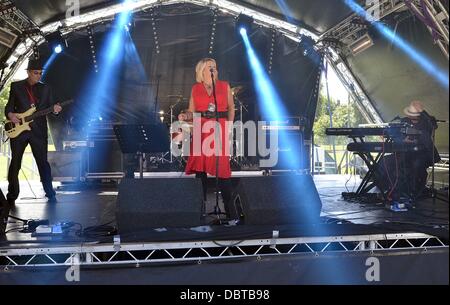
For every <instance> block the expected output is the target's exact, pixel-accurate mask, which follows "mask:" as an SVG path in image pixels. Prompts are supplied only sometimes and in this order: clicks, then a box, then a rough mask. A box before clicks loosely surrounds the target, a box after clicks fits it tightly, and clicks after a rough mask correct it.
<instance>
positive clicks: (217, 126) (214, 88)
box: [210, 69, 222, 221]
mask: <svg viewBox="0 0 450 305" xmlns="http://www.w3.org/2000/svg"><path fill="white" fill-rule="evenodd" d="M210 72H211V81H212V89H213V97H214V106H215V107H214V115H215V118H216V128H215V130H214V133H215V139H214V150H217V147H219V143H220V139H221V136H222V135H221V134H220V133H219V135H217V133H218V131H220V121H219V111H218V109H217V96H216V81H215V79H214V70H213V69H211V70H210ZM219 148H221V147H219ZM216 153H217V151H216ZM214 213H215V215H216V216H217V219H218V220H219V221H220V214H222V212H221V210H220V207H219V153H217V154H216V206H215V207H214Z"/></svg>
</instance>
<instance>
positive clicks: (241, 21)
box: [236, 14, 253, 35]
mask: <svg viewBox="0 0 450 305" xmlns="http://www.w3.org/2000/svg"><path fill="white" fill-rule="evenodd" d="M252 25H253V17H250V16H247V15H244V14H240V15H239V16H238V18H237V21H236V28H237V29H238V30H239V33H240V34H241V35H246V34H248V33H250V32H251V30H252Z"/></svg>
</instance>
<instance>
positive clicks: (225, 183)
mask: <svg viewBox="0 0 450 305" xmlns="http://www.w3.org/2000/svg"><path fill="white" fill-rule="evenodd" d="M195 177H196V178H199V179H201V180H202V186H203V200H205V202H206V194H207V193H208V175H207V174H206V173H197V174H196V175H195ZM219 189H220V192H221V194H222V199H223V204H224V207H225V212H226V213H227V215H228V216H229V217H230V218H237V215H236V214H237V213H236V211H235V208H234V204H233V202H232V199H233V198H232V194H233V188H232V186H231V180H230V179H222V178H219Z"/></svg>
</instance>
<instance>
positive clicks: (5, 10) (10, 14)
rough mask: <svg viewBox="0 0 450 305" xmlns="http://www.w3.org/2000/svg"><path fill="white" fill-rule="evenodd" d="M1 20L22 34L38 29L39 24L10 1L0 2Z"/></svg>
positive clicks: (3, 0)
mask: <svg viewBox="0 0 450 305" xmlns="http://www.w3.org/2000/svg"><path fill="white" fill-rule="evenodd" d="M0 19H2V20H3V21H4V22H5V23H6V24H8V25H9V26H10V27H11V28H12V29H14V30H16V31H18V32H19V33H20V34H22V33H23V32H24V31H27V30H31V29H37V28H38V26H37V24H36V23H34V22H33V21H32V20H31V19H30V18H28V17H27V16H26V15H25V14H24V13H22V11H21V10H19V9H17V7H16V6H15V5H14V3H12V2H11V1H10V0H2V1H0Z"/></svg>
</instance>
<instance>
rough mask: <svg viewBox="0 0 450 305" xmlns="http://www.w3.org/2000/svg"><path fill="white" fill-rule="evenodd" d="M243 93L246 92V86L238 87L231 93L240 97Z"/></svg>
mask: <svg viewBox="0 0 450 305" xmlns="http://www.w3.org/2000/svg"><path fill="white" fill-rule="evenodd" d="M242 91H244V86H237V87H234V88H231V93H232V94H233V95H238V94H239V93H241V92H242Z"/></svg>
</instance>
